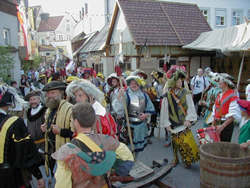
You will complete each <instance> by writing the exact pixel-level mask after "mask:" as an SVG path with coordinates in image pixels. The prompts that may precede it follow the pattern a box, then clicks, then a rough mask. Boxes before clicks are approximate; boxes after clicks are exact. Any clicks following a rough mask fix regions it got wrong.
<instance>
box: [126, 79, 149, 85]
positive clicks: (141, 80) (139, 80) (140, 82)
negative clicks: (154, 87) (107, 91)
mask: <svg viewBox="0 0 250 188" xmlns="http://www.w3.org/2000/svg"><path fill="white" fill-rule="evenodd" d="M132 80H134V81H136V83H137V84H138V85H139V86H142V87H144V86H145V85H146V82H145V81H144V80H143V78H140V77H139V76H128V77H127V78H126V82H127V85H128V86H129V85H130V82H131V81H132Z"/></svg>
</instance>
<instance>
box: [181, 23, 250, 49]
mask: <svg viewBox="0 0 250 188" xmlns="http://www.w3.org/2000/svg"><path fill="white" fill-rule="evenodd" d="M183 48H188V49H195V50H204V51H215V50H221V51H222V52H237V51H250V24H249V23H247V22H246V23H244V24H241V25H237V26H233V27H228V28H225V29H217V30H214V31H209V32H204V33H202V34H201V35H200V36H199V37H198V38H197V39H196V40H195V41H193V42H192V43H190V44H188V45H185V46H183Z"/></svg>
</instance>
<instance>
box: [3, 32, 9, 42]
mask: <svg viewBox="0 0 250 188" xmlns="http://www.w3.org/2000/svg"><path fill="white" fill-rule="evenodd" d="M3 42H4V44H5V45H10V30H9V29H6V28H5V29H3Z"/></svg>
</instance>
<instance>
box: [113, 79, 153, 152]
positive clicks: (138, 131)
mask: <svg viewBox="0 0 250 188" xmlns="http://www.w3.org/2000/svg"><path fill="white" fill-rule="evenodd" d="M126 81H127V85H128V88H127V89H126V91H125V93H124V91H123V90H120V92H119V95H118V96H117V98H116V99H115V100H116V107H115V108H117V111H118V112H119V113H122V114H119V115H120V116H122V115H124V106H123V103H122V97H123V96H124V97H125V99H126V103H127V109H128V116H129V123H130V126H131V129H132V137H133V143H134V149H135V152H140V151H143V150H144V148H145V147H146V145H147V143H148V140H147V138H148V127H147V118H148V117H149V116H150V115H151V114H154V113H155V108H154V105H153V103H152V102H151V100H150V98H149V96H148V95H147V94H146V93H145V92H143V91H142V90H141V89H140V86H141V78H140V77H138V76H128V77H127V79H126Z"/></svg>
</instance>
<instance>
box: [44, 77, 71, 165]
mask: <svg viewBox="0 0 250 188" xmlns="http://www.w3.org/2000/svg"><path fill="white" fill-rule="evenodd" d="M65 89H66V84H65V83H63V82H61V81H51V82H50V83H48V84H46V85H45V87H44V88H43V91H45V92H46V98H45V104H46V107H47V108H48V109H47V110H46V113H45V123H44V124H43V125H41V129H42V131H43V132H45V136H46V135H48V141H47V138H46V137H45V138H46V140H45V142H48V145H49V147H48V149H46V147H45V152H46V153H49V154H51V153H53V152H55V151H57V150H58V149H59V148H60V147H61V146H62V145H63V144H65V143H67V142H69V141H70V139H71V138H72V136H73V132H72V131H71V126H70V125H71V113H72V104H70V103H69V102H67V101H66V100H64V95H65V93H64V91H65ZM45 144H46V143H45ZM45 146H46V145H45ZM46 150H47V151H46ZM47 157H48V156H45V167H46V170H47V166H49V167H50V169H53V168H54V167H53V166H54V164H55V161H54V160H52V158H50V160H49V162H50V163H49V164H48V161H47V159H46V158H47ZM49 157H50V156H49Z"/></svg>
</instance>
